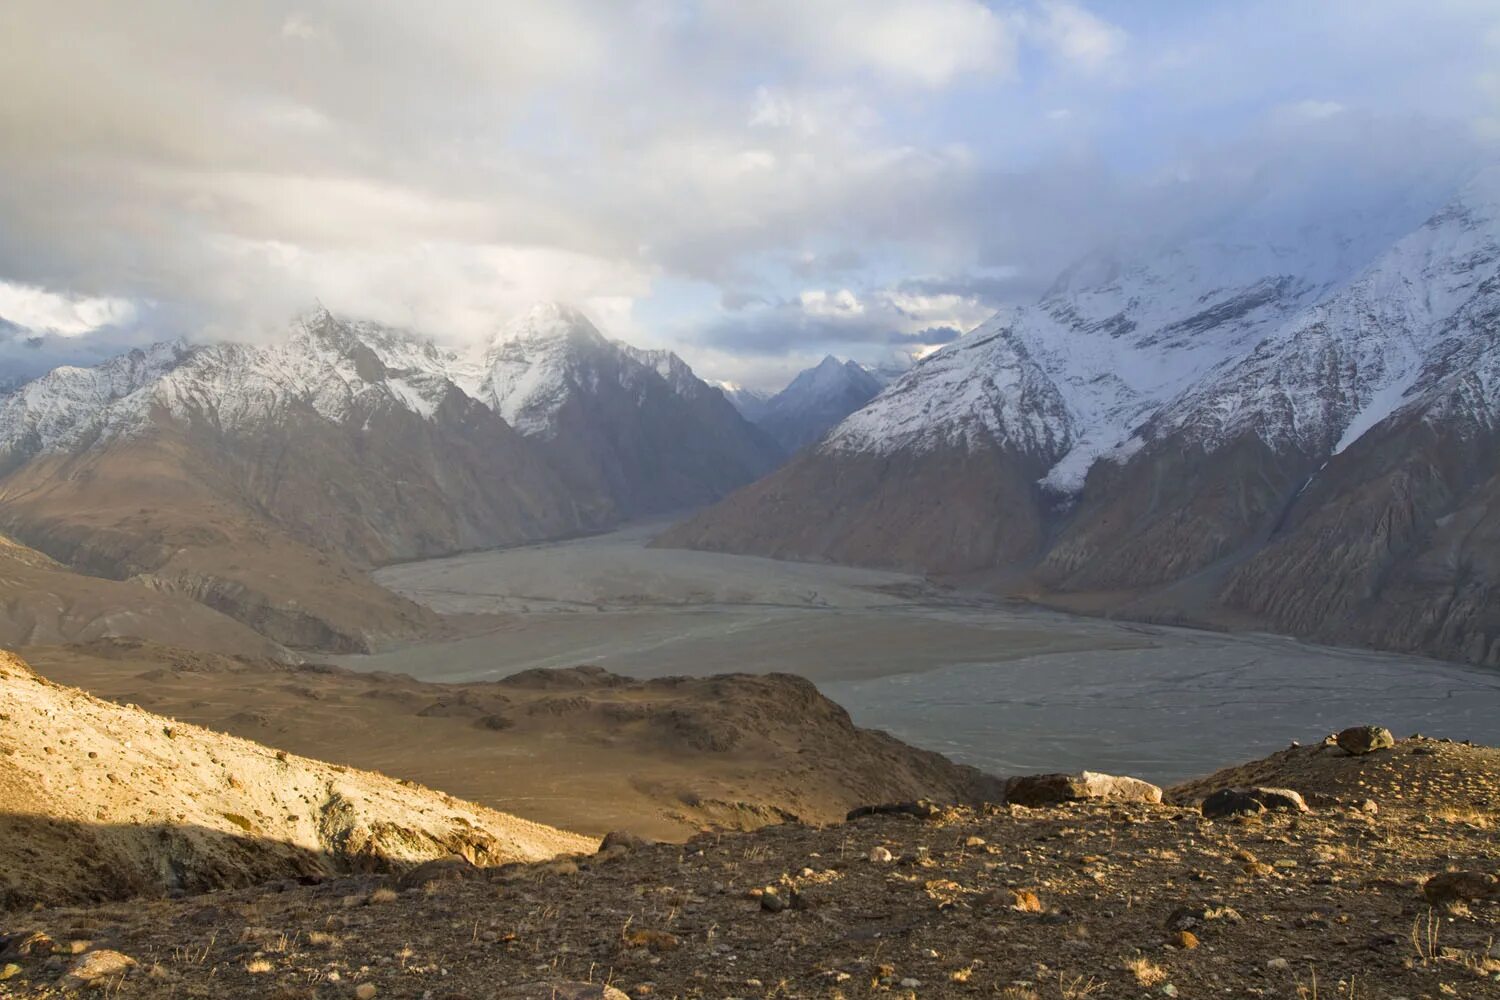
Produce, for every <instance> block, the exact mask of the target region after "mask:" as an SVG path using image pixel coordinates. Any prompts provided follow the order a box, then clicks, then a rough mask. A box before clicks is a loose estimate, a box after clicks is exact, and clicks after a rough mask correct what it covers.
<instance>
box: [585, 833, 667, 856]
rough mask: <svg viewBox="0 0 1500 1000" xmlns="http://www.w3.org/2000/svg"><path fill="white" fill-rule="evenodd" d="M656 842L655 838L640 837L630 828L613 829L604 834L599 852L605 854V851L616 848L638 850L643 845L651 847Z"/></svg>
mask: <svg viewBox="0 0 1500 1000" xmlns="http://www.w3.org/2000/svg"><path fill="white" fill-rule="evenodd" d="M655 843H656V841H654V840H650V839H648V838H646V837H638V836H636V835H635V834H633V833H631V832H630V831H628V830H611V831H609V832H608V833H606V834H605V835H604V839H603V840H601V841H600V842H599V853H600V854H603V853H604V852H605V851H611V850H616V849H618V850H622V851H638V850H640V849H641V848H643V847H650V846H652V845H653V844H655Z"/></svg>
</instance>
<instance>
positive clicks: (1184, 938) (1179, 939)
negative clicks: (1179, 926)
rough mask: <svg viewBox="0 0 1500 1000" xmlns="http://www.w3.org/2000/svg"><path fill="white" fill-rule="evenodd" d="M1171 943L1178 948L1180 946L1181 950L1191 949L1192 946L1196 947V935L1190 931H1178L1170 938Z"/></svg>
mask: <svg viewBox="0 0 1500 1000" xmlns="http://www.w3.org/2000/svg"><path fill="white" fill-rule="evenodd" d="M1172 944H1174V945H1176V946H1177V947H1178V948H1181V949H1182V950H1183V951H1192V950H1193V949H1194V948H1196V947H1198V935H1196V934H1194V933H1193V932H1192V931H1178V932H1177V934H1176V935H1175V936H1174V937H1173V938H1172Z"/></svg>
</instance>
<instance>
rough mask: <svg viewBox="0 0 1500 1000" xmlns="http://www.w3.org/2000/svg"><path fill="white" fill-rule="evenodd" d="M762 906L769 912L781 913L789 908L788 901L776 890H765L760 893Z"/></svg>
mask: <svg viewBox="0 0 1500 1000" xmlns="http://www.w3.org/2000/svg"><path fill="white" fill-rule="evenodd" d="M760 908H761V909H762V910H765V911H766V912H767V913H780V912H781V911H782V910H784V909H786V908H787V902H786V900H785V899H782V898H781V895H780V894H779V893H776V892H771V891H767V892H763V893H761V895H760Z"/></svg>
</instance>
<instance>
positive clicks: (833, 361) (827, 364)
mask: <svg viewBox="0 0 1500 1000" xmlns="http://www.w3.org/2000/svg"><path fill="white" fill-rule="evenodd" d="M818 367H819V368H842V367H844V363H843V362H842V361H840V360H839V359H838V358H836V357H834V356H833V355H832V354H825V355H824V356H823V360H822V361H819V362H818Z"/></svg>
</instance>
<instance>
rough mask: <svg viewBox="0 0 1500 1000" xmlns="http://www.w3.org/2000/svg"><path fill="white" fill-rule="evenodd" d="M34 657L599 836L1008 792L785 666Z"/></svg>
mask: <svg viewBox="0 0 1500 1000" xmlns="http://www.w3.org/2000/svg"><path fill="white" fill-rule="evenodd" d="M27 656H28V657H29V658H30V659H31V661H32V662H33V663H34V664H35V665H36V668H37V669H38V670H39V671H41V672H42V673H43V674H44V675H46V676H48V677H51V678H53V679H54V680H58V681H61V682H64V683H68V684H75V685H78V686H80V687H83V688H85V689H87V690H89V691H91V692H93V693H94V694H96V695H99V696H101V697H105V698H111V699H113V700H116V701H125V702H134V703H138V704H141V705H143V706H145V707H146V708H149V709H151V710H152V711H155V712H158V713H160V714H163V715H170V716H173V717H176V718H182V719H187V720H190V721H192V722H195V723H198V724H200V725H204V726H208V727H211V728H213V729H220V730H223V731H225V732H230V733H234V734H235V735H237V736H242V737H246V738H249V739H253V740H256V741H258V742H262V743H267V744H270V745H273V746H278V747H284V748H286V749H288V750H293V751H296V752H298V753H302V754H306V755H308V756H311V757H317V758H320V759H323V760H335V761H341V762H344V763H348V764H352V765H355V766H358V767H362V768H368V769H370V770H376V771H380V772H382V773H385V774H390V775H394V776H397V777H401V778H409V779H412V780H416V781H420V782H422V783H423V784H425V785H429V786H432V787H438V788H442V789H444V790H446V791H448V792H451V793H453V794H455V795H460V796H462V797H464V798H466V799H469V800H471V801H474V802H480V803H483V804H485V805H487V806H491V807H493V808H497V809H503V810H505V811H506V812H510V813H515V814H517V815H521V816H526V817H528V818H530V819H534V820H537V821H539V822H544V823H549V824H552V825H555V826H561V827H564V828H566V829H570V830H580V831H583V832H588V833H598V834H602V833H605V832H607V831H608V830H610V829H613V828H626V829H630V830H634V831H636V832H638V833H642V834H646V835H649V836H653V837H660V838H670V839H680V838H683V837H686V836H688V835H690V834H692V833H695V832H697V831H698V830H699V829H701V828H702V827H704V826H716V827H728V828H735V829H740V828H753V827H757V826H761V825H763V824H765V823H775V822H780V821H782V820H783V819H786V818H795V819H801V820H805V821H808V822H818V823H826V822H832V821H834V820H837V819H840V818H842V817H843V816H844V814H845V813H846V812H847V811H848V810H849V809H851V808H853V807H854V806H857V805H861V804H864V803H867V802H872V801H881V802H884V801H895V800H903V799H915V798H920V797H926V798H931V799H935V800H939V801H980V800H984V799H987V798H994V797H996V796H997V795H998V794H999V793H998V789H997V786H996V784H995V783H994V782H993V781H992V780H991V779H988V778H986V777H985V776H983V775H981V774H980V773H979V772H977V771H975V770H974V769H973V768H969V767H963V766H960V765H957V764H954V763H953V762H952V761H949V760H948V759H947V758H945V757H942V756H940V755H938V754H935V753H930V752H927V751H923V750H918V749H916V748H913V747H910V746H907V745H906V744H904V743H901V742H900V741H898V740H896V739H893V738H892V737H889V736H887V735H885V734H884V733H878V732H873V731H870V730H865V729H859V728H857V727H855V726H854V725H852V724H851V722H850V720H849V716H848V715H847V714H846V713H845V712H844V711H843V709H841V708H839V707H838V706H837V705H835V704H834V703H833V702H831V701H829V700H828V699H826V698H824V697H822V696H821V695H820V694H818V692H817V690H816V689H815V688H814V687H813V686H812V685H811V684H809V683H808V682H807V681H804V680H801V679H800V678H795V677H789V676H785V675H770V676H759V675H757V676H749V675H727V676H719V677H705V678H666V679H660V680H649V681H638V680H633V679H631V678H626V677H620V676H617V675H614V674H609V673H606V672H604V671H601V670H597V669H593V668H575V669H572V670H553V671H535V672H529V673H524V674H520V675H517V676H515V677H511V678H507V679H505V680H502V681H498V682H493V683H476V684H428V683H423V682H420V681H416V680H413V679H411V678H409V677H405V676H400V675H388V674H363V673H355V672H352V671H347V670H341V669H336V668H329V667H319V666H309V667H291V666H286V665H283V664H278V663H269V662H265V661H257V660H243V659H236V658H231V657H217V656H205V655H202V654H198V653H192V652H189V651H186V650H174V649H168V648H164V647H160V646H155V645H152V644H147V643H137V642H129V641H120V640H111V641H101V642H96V643H91V644H88V645H85V646H74V647H52V648H37V649H32V650H28V651H27Z"/></svg>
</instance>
